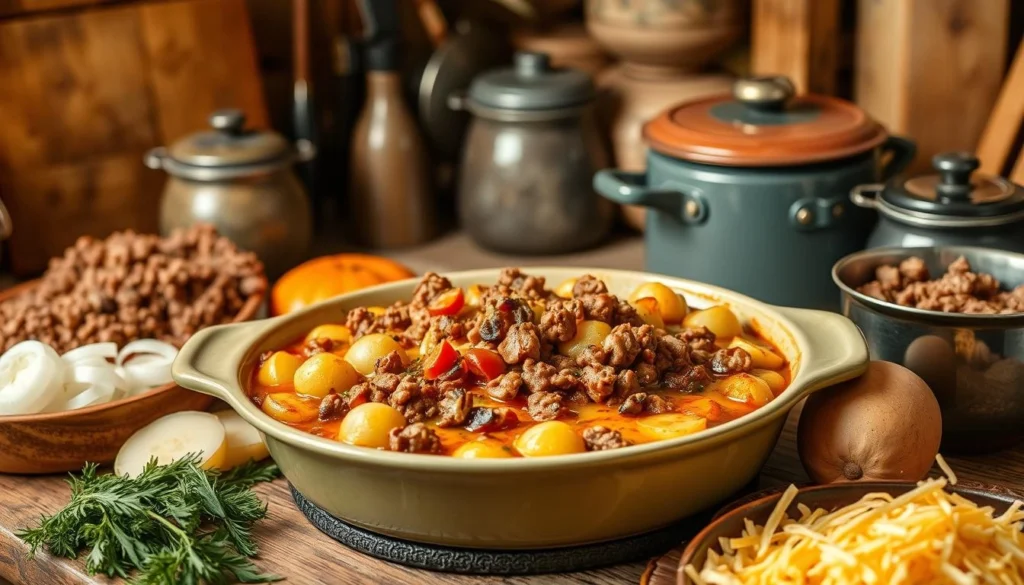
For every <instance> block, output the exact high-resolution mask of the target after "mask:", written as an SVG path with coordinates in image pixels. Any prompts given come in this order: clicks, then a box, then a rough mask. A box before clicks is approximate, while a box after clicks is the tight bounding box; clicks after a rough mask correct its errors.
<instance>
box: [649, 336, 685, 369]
mask: <svg viewBox="0 0 1024 585" xmlns="http://www.w3.org/2000/svg"><path fill="white" fill-rule="evenodd" d="M654 366H655V367H656V368H657V369H658V371H659V372H679V371H684V370H686V369H688V368H689V367H690V346H689V345H687V344H686V342H685V341H683V340H682V339H679V338H678V337H675V336H673V335H662V336H661V337H659V338H658V346H657V350H656V351H655V357H654Z"/></svg>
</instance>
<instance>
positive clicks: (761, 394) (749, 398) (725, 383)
mask: <svg viewBox="0 0 1024 585" xmlns="http://www.w3.org/2000/svg"><path fill="white" fill-rule="evenodd" d="M714 389H715V390H717V391H718V392H721V393H722V394H724V395H725V396H726V397H727V398H730V399H732V400H736V401H737V402H744V403H746V404H749V405H752V406H756V407H761V406H764V405H765V404H768V403H769V402H771V401H772V399H773V398H775V395H774V394H772V389H771V387H770V386H768V382H765V381H764V380H762V379H761V378H758V377H757V376H753V375H751V374H733V375H731V376H729V377H728V378H726V379H724V380H722V381H721V382H719V383H718V384H716V385H715V386H714Z"/></svg>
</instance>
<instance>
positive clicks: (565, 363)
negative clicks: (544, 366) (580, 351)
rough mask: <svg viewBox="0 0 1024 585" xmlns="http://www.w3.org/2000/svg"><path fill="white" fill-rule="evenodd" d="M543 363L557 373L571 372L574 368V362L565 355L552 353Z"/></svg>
mask: <svg viewBox="0 0 1024 585" xmlns="http://www.w3.org/2000/svg"><path fill="white" fill-rule="evenodd" d="M544 361H546V362H548V363H549V364H551V365H552V366H554V368H555V369H556V370H558V371H562V370H571V369H573V368H575V367H576V360H574V359H572V358H571V357H569V356H567V355H562V354H560V353H554V354H551V355H550V356H548V357H547V359H545V360H544Z"/></svg>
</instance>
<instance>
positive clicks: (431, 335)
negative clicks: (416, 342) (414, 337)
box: [420, 315, 466, 347]
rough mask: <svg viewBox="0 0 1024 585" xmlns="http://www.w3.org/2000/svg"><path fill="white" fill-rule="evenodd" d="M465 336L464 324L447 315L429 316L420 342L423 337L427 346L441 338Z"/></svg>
mask: <svg viewBox="0 0 1024 585" xmlns="http://www.w3.org/2000/svg"><path fill="white" fill-rule="evenodd" d="M465 336H466V326H465V325H464V324H463V323H462V321H460V320H459V319H457V318H456V317H452V316H449V315H440V316H437V317H431V318H430V321H429V326H428V327H427V332H426V334H425V335H423V338H422V339H421V340H420V341H421V342H422V341H423V340H424V339H425V340H426V341H427V345H428V346H431V347H432V346H435V345H437V344H438V343H441V340H443V339H462V338H463V337H465Z"/></svg>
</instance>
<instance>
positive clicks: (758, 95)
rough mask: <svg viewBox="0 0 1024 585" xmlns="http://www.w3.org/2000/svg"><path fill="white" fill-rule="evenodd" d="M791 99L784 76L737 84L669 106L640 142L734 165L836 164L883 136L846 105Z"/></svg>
mask: <svg viewBox="0 0 1024 585" xmlns="http://www.w3.org/2000/svg"><path fill="white" fill-rule="evenodd" d="M794 94H795V90H794V87H793V84H792V82H790V80H789V79H788V78H786V77H778V76H776V77H754V78H748V79H741V80H738V81H736V83H735V84H734V85H733V91H732V95H724V96H717V97H711V98H705V99H701V100H697V101H692V102H687V103H683V104H679V105H677V106H675V107H672V108H669V109H668V110H666V111H664V112H663V113H662V114H661V115H659V116H658V117H657V118H655V119H654V120H652V121H651V122H649V123H648V124H647V125H646V126H645V127H644V137H645V138H646V139H647V141H648V142H649V144H650V147H651V148H652V149H654V150H656V151H658V152H660V153H662V154H666V155H669V156H673V157H676V158H681V159H685V160H690V161H694V162H701V163H709V164H715V165H725V166H738V167H753V166H789V165H801V164H809V163H818V162H825V161H831V160H837V159H841V158H845V157H849V156H854V155H857V154H861V153H863V152H867V151H869V150H871V149H873V148H875V147H876V146H878V145H880V144H881V143H882V142H884V141H885V139H886V137H887V133H886V131H885V128H883V127H882V126H881V125H880V124H879V123H878V122H876V121H874V120H873V119H871V118H870V117H869V116H868V115H867V114H866V113H865V112H864V110H861V109H860V108H858V107H857V106H856V105H854V104H852V103H850V102H847V101H844V100H840V99H837V98H833V97H827V96H821V95H813V94H808V95H801V96H795V95H794Z"/></svg>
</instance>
